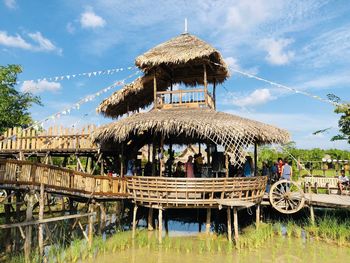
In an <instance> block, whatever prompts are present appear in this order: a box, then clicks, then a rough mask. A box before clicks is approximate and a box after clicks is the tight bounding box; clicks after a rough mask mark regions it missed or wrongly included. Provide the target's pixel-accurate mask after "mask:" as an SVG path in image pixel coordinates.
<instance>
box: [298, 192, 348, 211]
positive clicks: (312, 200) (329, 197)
mask: <svg viewBox="0 0 350 263" xmlns="http://www.w3.org/2000/svg"><path fill="white" fill-rule="evenodd" d="M305 200H306V203H308V204H311V205H313V206H319V207H330V208H350V196H349V195H335V194H305Z"/></svg>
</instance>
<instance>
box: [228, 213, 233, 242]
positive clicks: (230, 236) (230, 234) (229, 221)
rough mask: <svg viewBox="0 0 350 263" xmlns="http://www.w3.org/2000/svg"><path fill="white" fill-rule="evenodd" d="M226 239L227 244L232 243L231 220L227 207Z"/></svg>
mask: <svg viewBox="0 0 350 263" xmlns="http://www.w3.org/2000/svg"><path fill="white" fill-rule="evenodd" d="M227 238H228V241H229V242H232V220H231V208H230V207H227Z"/></svg>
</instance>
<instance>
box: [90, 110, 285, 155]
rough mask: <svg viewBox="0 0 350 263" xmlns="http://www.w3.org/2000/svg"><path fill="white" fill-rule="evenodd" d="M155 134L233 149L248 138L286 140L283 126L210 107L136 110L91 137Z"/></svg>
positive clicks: (142, 137) (107, 138)
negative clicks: (277, 126)
mask: <svg viewBox="0 0 350 263" xmlns="http://www.w3.org/2000/svg"><path fill="white" fill-rule="evenodd" d="M155 134H158V135H159V134H163V136H164V137H165V140H168V139H169V138H171V140H173V141H174V140H175V141H176V140H179V141H182V142H187V141H188V139H190V140H192V141H196V140H197V141H199V140H202V141H212V142H215V143H217V144H221V145H224V146H229V147H231V146H232V145H235V146H234V147H236V148H237V149H238V146H247V145H249V144H251V143H252V142H256V143H259V144H263V143H267V144H269V143H286V142H288V141H289V134H288V132H287V131H285V130H282V129H279V128H276V127H274V126H271V125H268V124H264V123H261V122H258V121H254V120H249V119H246V118H241V117H238V116H235V115H231V114H228V113H223V112H217V111H215V110H210V109H170V110H157V109H154V110H151V111H150V112H147V113H137V114H134V115H132V116H130V117H128V118H124V119H121V120H119V121H116V122H114V123H111V124H107V125H105V126H102V127H100V128H99V129H97V131H95V133H94V134H93V138H94V140H95V141H96V142H99V143H102V144H103V143H110V142H117V143H118V142H127V141H128V140H130V139H136V140H137V138H138V139H139V140H142V141H144V142H145V143H150V142H151V141H152V138H153V136H152V135H155ZM148 141H149V142H148Z"/></svg>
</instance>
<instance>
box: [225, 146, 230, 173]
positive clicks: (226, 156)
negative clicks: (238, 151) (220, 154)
mask: <svg viewBox="0 0 350 263" xmlns="http://www.w3.org/2000/svg"><path fill="white" fill-rule="evenodd" d="M225 169H226V172H225V175H226V178H228V176H229V171H230V166H229V160H228V154H227V152H226V151H225Z"/></svg>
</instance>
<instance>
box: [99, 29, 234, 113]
mask: <svg viewBox="0 0 350 263" xmlns="http://www.w3.org/2000/svg"><path fill="white" fill-rule="evenodd" d="M135 63H136V65H137V66H138V67H140V68H141V69H142V70H144V71H145V75H144V76H143V77H140V78H138V79H137V80H136V81H134V82H133V83H132V84H129V85H126V86H124V87H123V88H122V89H120V90H118V91H116V92H115V93H113V94H112V95H111V96H110V97H109V98H107V99H105V100H104V101H103V102H102V103H101V104H100V105H99V107H98V108H97V112H100V113H102V114H103V115H105V116H107V117H113V118H117V117H119V116H122V115H123V114H125V113H127V112H130V111H136V110H139V109H142V108H145V107H147V106H149V105H150V104H152V102H153V101H154V91H153V76H154V75H153V74H154V72H153V69H156V78H157V91H164V90H166V89H167V88H168V87H169V86H170V85H171V84H175V83H182V84H185V85H189V86H195V85H202V84H204V67H203V65H204V64H206V65H207V66H206V70H207V80H208V83H214V82H216V83H220V82H223V81H224V80H225V79H226V78H227V77H228V76H229V74H228V69H227V66H226V64H225V62H224V60H223V58H222V56H221V54H220V53H219V51H217V50H216V49H215V48H213V47H212V46H210V45H209V44H208V43H206V42H204V41H203V40H201V39H199V38H198V37H196V36H193V35H190V34H182V35H180V36H177V37H175V38H173V39H170V40H169V41H167V42H165V43H163V44H160V45H158V46H156V47H154V48H152V49H151V50H149V51H147V52H146V53H145V54H143V55H141V56H139V57H138V58H137V59H136V62H135ZM216 64H219V65H221V66H219V65H216Z"/></svg>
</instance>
